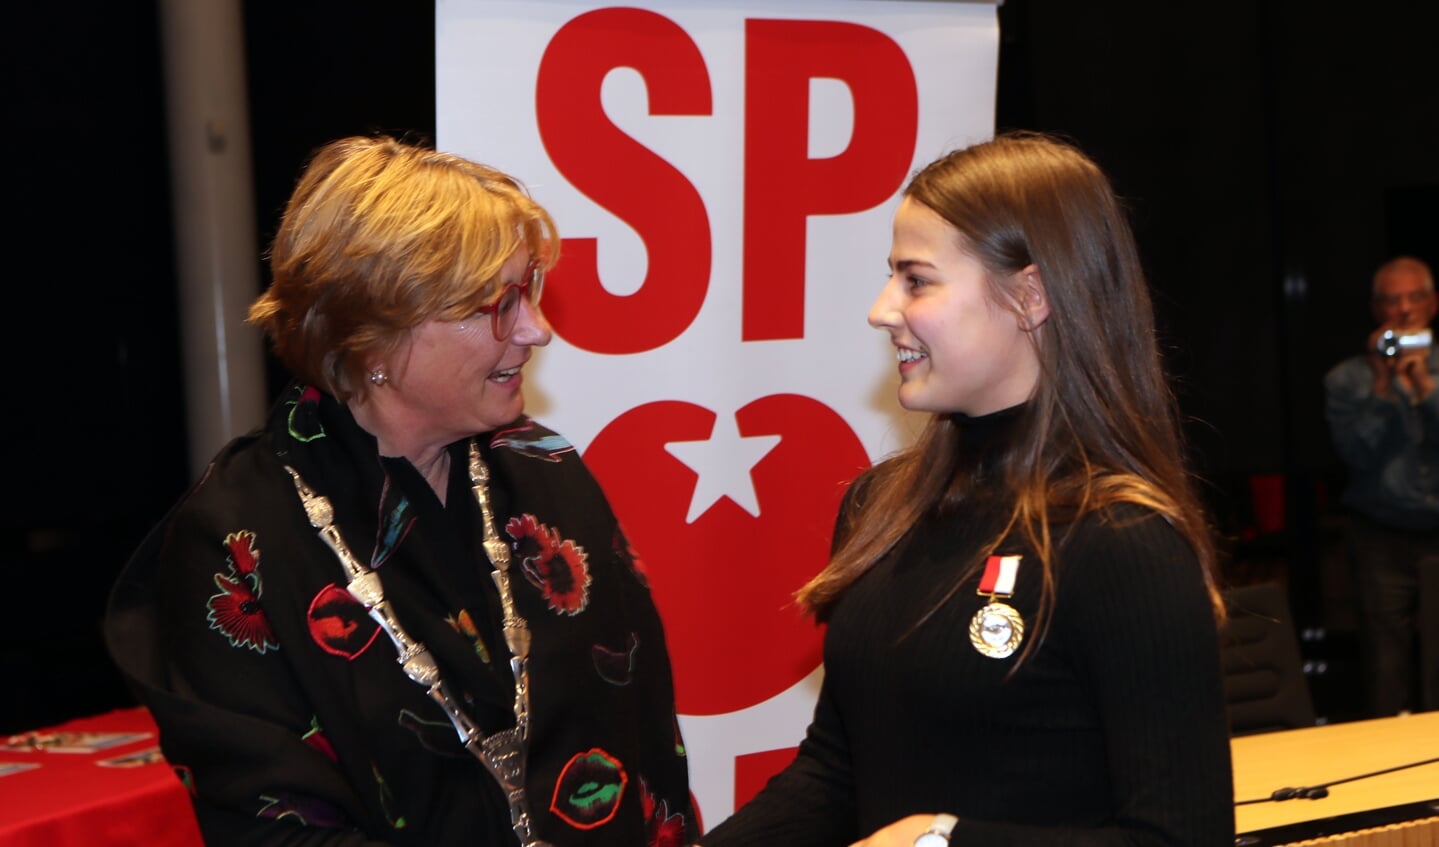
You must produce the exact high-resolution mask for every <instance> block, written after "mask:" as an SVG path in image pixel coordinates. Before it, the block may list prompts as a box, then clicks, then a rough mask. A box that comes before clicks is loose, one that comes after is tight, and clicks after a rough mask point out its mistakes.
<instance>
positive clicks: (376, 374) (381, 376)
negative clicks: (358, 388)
mask: <svg viewBox="0 0 1439 847" xmlns="http://www.w3.org/2000/svg"><path fill="white" fill-rule="evenodd" d="M389 381H390V377H389V375H388V374H386V373H385V369H384V368H375V369H374V370H372V371H370V382H371V383H372V384H374V385H384V384H385V383H387V382H389Z"/></svg>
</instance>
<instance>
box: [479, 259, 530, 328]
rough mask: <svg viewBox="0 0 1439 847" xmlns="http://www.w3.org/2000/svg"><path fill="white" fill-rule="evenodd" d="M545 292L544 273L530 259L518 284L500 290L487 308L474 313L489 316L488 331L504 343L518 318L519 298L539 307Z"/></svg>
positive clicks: (514, 283) (513, 283)
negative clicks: (498, 294) (541, 296)
mask: <svg viewBox="0 0 1439 847" xmlns="http://www.w3.org/2000/svg"><path fill="white" fill-rule="evenodd" d="M544 290H545V271H544V268H542V267H540V263H539V260H538V259H531V260H530V263H529V264H528V265H527V266H525V273H524V276H523V277H521V278H520V281H519V282H512V283H510V284H509V285H506V286H505V287H504V288H502V289H500V296H499V297H497V298H495V302H493V303H491V304H490V305H488V306H481V307H480V308H478V309H476V310H475V312H476V313H478V314H481V315H489V316H490V331H491V332H493V333H494V335H495V340H496V341H504V340H505V339H506V338H509V337H510V333H511V332H514V331H515V321H516V320H518V319H519V316H520V298H521V297H524V298H526V299H528V300H529V301H530V305H531V306H539V305H540V295H541V294H542V293H544Z"/></svg>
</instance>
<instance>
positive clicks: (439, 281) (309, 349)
mask: <svg viewBox="0 0 1439 847" xmlns="http://www.w3.org/2000/svg"><path fill="white" fill-rule="evenodd" d="M559 246H560V240H559V235H558V234H557V232H556V230H555V225H554V222H553V220H551V218H550V215H549V213H548V212H546V211H545V210H544V208H542V207H541V206H540V205H539V204H538V203H536V202H535V201H534V200H533V199H532V198H531V197H530V196H529V194H528V192H527V191H526V190H525V188H524V186H523V185H522V184H521V183H520V182H519V181H518V180H516V179H515V178H513V177H511V176H509V175H507V174H505V173H503V172H501V171H498V170H496V169H494V168H491V167H488V166H486V165H482V164H478V163H476V162H472V161H470V160H468V159H465V158H462V157H460V156H457V155H454V154H451V153H443V152H438V151H436V150H432V149H429V148H425V147H420V146H417V145H414V144H410V143H406V142H402V141H399V140H397V139H394V138H389V137H383V136H378V137H364V136H352V137H348V138H341V139H338V140H336V141H332V142H330V143H329V144H326V145H324V146H323V147H320V148H319V149H318V150H317V151H316V152H315V153H314V155H313V156H312V157H311V159H310V161H309V163H308V164H307V166H306V168H305V170H304V173H303V174H301V176H300V179H299V181H298V182H297V183H296V186H295V189H294V192H293V193H292V194H291V195H290V199H289V202H288V203H287V204H286V206H285V212H284V216H283V218H282V220H281V223H280V228H279V231H278V232H277V233H276V235H275V239H274V242H273V243H272V245H271V247H270V250H269V261H270V269H271V276H272V279H271V282H270V285H269V287H268V288H267V289H266V290H265V292H264V293H263V294H262V295H260V297H259V298H258V299H256V300H255V301H254V303H253V304H251V306H250V310H249V320H250V322H251V323H254V324H256V325H257V326H259V327H261V328H262V329H263V330H264V331H265V333H266V334H267V335H268V336H269V338H270V340H271V342H272V344H273V348H274V351H275V354H276V355H277V356H278V357H279V359H280V361H281V362H282V363H283V364H284V365H285V367H286V368H287V369H288V370H289V371H290V372H291V373H292V374H293V375H294V376H295V377H296V378H297V379H299V380H301V381H304V382H307V383H309V384H313V385H316V386H319V387H320V388H322V389H324V390H325V391H327V392H329V393H331V394H333V395H334V396H335V397H337V398H339V399H340V400H341V401H342V402H343V401H346V400H348V399H349V398H350V397H351V396H352V395H353V394H354V393H355V392H357V391H364V390H368V388H369V382H368V380H366V379H365V374H364V368H365V360H366V358H367V357H368V356H370V354H372V353H376V352H378V353H380V354H382V355H383V354H384V353H387V352H392V351H393V350H394V349H395V347H396V346H398V345H399V344H400V343H401V341H402V340H403V339H404V338H405V336H406V334H407V333H408V331H409V330H410V329H412V328H413V327H415V326H417V325H419V324H421V323H423V322H424V321H426V320H429V319H440V320H458V319H461V318H464V317H466V316H468V315H470V314H473V313H474V311H475V309H476V308H477V307H479V306H482V305H485V304H486V303H487V302H488V301H489V300H491V299H493V298H494V297H495V296H496V295H497V293H498V291H497V289H498V287H499V286H498V280H499V274H500V270H501V268H502V267H503V266H504V264H505V262H506V261H507V260H508V259H509V258H510V256H511V255H513V254H514V253H515V252H516V251H517V250H519V249H521V248H524V249H526V250H528V251H529V253H530V255H531V257H532V259H533V260H534V261H536V262H537V263H538V264H539V266H540V268H541V269H548V268H549V267H551V266H552V265H553V264H554V263H555V261H557V260H558V258H559Z"/></svg>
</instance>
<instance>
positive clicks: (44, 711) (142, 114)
mask: <svg viewBox="0 0 1439 847" xmlns="http://www.w3.org/2000/svg"><path fill="white" fill-rule="evenodd" d="M1436 6H1439V4H1434V3H1433V2H1430V0H1422V2H1421V0H1413V2H1404V0H1368V2H1365V3H1362V4H1343V3H1333V4H1314V3H1311V2H1308V0H1251V1H1250V2H1242V1H1241V0H1236V2H1229V3H1209V4H1190V3H1185V4H1169V3H1155V2H1152V0H1086V2H1075V0H1008V2H1005V3H1004V4H1003V6H1001V7H1000V9H999V12H998V14H999V18H1000V75H999V92H998V93H999V98H998V114H997V127H998V128H1000V129H1007V128H1029V129H1043V130H1050V131H1055V132H1059V133H1063V134H1065V135H1067V136H1068V137H1070V138H1072V139H1073V140H1075V141H1076V142H1078V143H1079V144H1080V145H1081V146H1082V147H1083V148H1084V149H1086V150H1087V151H1088V152H1089V153H1090V154H1091V155H1092V156H1094V158H1095V159H1096V160H1098V161H1099V162H1100V164H1101V165H1103V166H1104V167H1105V168H1106V170H1107V171H1109V173H1110V174H1111V176H1112V177H1113V179H1114V181H1115V184H1116V186H1117V188H1118V189H1119V191H1120V193H1121V194H1123V195H1124V196H1125V197H1126V198H1127V200H1128V202H1129V203H1130V206H1131V208H1132V211H1133V220H1134V224H1135V228H1136V231H1137V234H1138V237H1139V242H1140V248H1141V251H1142V253H1143V257H1144V261H1145V264H1146V269H1147V270H1148V272H1149V274H1150V277H1151V281H1152V283H1153V285H1154V288H1155V292H1156V304H1157V310H1158V317H1159V325H1160V329H1161V334H1162V340H1163V343H1164V346H1165V349H1166V351H1167V355H1168V357H1169V365H1170V368H1171V370H1172V371H1173V373H1174V376H1175V389H1176V391H1177V393H1178V395H1179V397H1180V401H1181V405H1182V408H1183V411H1184V413H1185V416H1186V426H1187V429H1188V432H1189V436H1190V439H1191V442H1192V446H1193V450H1194V461H1195V466H1196V470H1197V472H1198V473H1199V474H1200V476H1202V477H1203V479H1204V480H1205V481H1206V492H1207V494H1208V496H1209V498H1210V501H1211V504H1212V506H1213V509H1214V513H1215V517H1216V521H1217V522H1218V524H1219V527H1220V529H1221V531H1222V532H1223V534H1224V539H1225V548H1226V551H1227V554H1228V559H1227V565H1226V569H1227V576H1228V578H1229V579H1230V580H1231V581H1232V582H1247V581H1256V580H1263V579H1273V578H1277V579H1281V580H1283V581H1284V582H1285V584H1286V585H1288V586H1289V588H1290V591H1291V597H1292V601H1293V603H1294V606H1295V615H1296V619H1297V623H1298V625H1299V626H1300V627H1301V630H1302V633H1303V635H1304V637H1305V640H1304V644H1303V645H1302V646H1303V649H1304V651H1305V654H1306V659H1308V660H1309V663H1310V672H1311V674H1312V675H1311V677H1310V682H1311V688H1312V691H1313V692H1314V695H1315V699H1316V706H1317V709H1318V712H1319V713H1320V715H1321V716H1322V717H1323V718H1324V719H1326V720H1344V719H1348V718H1352V717H1355V716H1356V715H1355V713H1354V708H1355V706H1354V693H1355V687H1354V682H1353V659H1352V655H1353V654H1352V638H1353V633H1352V609H1351V608H1350V606H1349V598H1348V596H1347V593H1346V592H1347V585H1346V581H1345V578H1344V574H1343V564H1342V561H1341V559H1340V554H1339V553H1338V551H1337V546H1336V545H1337V527H1338V525H1339V524H1338V522H1339V521H1340V520H1341V519H1342V512H1341V510H1340V508H1339V507H1338V504H1337V497H1338V493H1339V489H1340V486H1341V485H1342V482H1343V479H1344V471H1343V469H1342V467H1341V466H1340V465H1339V464H1338V462H1337V458H1336V457H1335V455H1334V453H1333V451H1332V448H1331V447H1330V444H1329V440H1328V434H1327V431H1326V430H1325V428H1324V424H1323V418H1322V394H1321V387H1320V380H1321V378H1322V375H1323V373H1324V371H1325V370H1326V369H1327V368H1328V367H1330V366H1331V365H1333V364H1334V363H1335V362H1337V361H1338V360H1339V359H1341V358H1343V357H1344V356H1346V355H1350V354H1352V353H1354V352H1357V350H1358V348H1359V345H1360V343H1361V341H1362V340H1363V339H1364V338H1365V336H1366V335H1367V333H1368V331H1369V329H1370V328H1371V318H1370V316H1369V311H1368V286H1369V280H1370V277H1371V275H1372V272H1373V270H1374V268H1375V267H1376V266H1377V265H1378V264H1379V263H1380V262H1381V261H1383V260H1384V259H1386V258H1388V257H1390V256H1392V255H1394V254H1397V253H1401V252H1403V253H1411V254H1415V255H1418V256H1420V257H1422V258H1424V259H1426V260H1427V261H1429V262H1430V264H1431V265H1436V266H1439V211H1436V210H1439V155H1436V154H1439V143H1436V138H1439V103H1436V101H1439V72H1436V70H1435V66H1434V56H1435V47H1436V45H1435V34H1436V33H1439V12H1436ZM244 14H245V27H246V45H247V55H248V60H247V61H248V74H249V80H248V82H249V92H250V99H251V124H252V134H253V139H252V144H253V156H254V169H255V201H256V203H255V208H256V231H257V243H256V262H257V266H258V265H259V262H260V253H261V251H262V249H263V247H264V244H265V243H266V242H267V241H268V239H269V237H270V235H271V234H272V233H273V230H274V226H275V224H276V218H277V215H278V212H279V210H280V207H281V206H282V204H283V202H284V199H285V197H286V195H287V194H288V191H289V189H290V186H291V184H292V182H293V180H294V178H295V176H296V175H297V174H298V171H299V169H300V166H301V164H302V163H303V160H304V158H305V156H306V154H307V153H308V152H309V151H310V150H311V149H313V148H314V147H315V146H316V145H318V144H320V143H322V142H324V141H327V140H329V139H331V138H334V137H337V136H340V135H345V134H350V133H357V132H359V133H364V132H371V131H375V130H388V131H396V132H409V133H411V134H415V133H418V134H419V135H421V136H423V137H429V138H433V135H434V126H435V114H434V6H433V3H424V2H421V3H383V4H382V3H378V2H354V0H351V2H338V1H337V0H326V2H308V3H262V2H250V3H246V4H245V7H244ZM7 19H8V23H7V28H6V35H5V37H4V43H5V51H4V52H5V62H6V64H7V73H6V77H7V80H8V84H7V91H8V93H9V97H8V98H7V100H8V106H9V108H8V109H7V110H6V121H7V124H8V132H7V133H6V136H7V145H8V148H7V149H9V150H10V153H9V155H8V156H6V160H7V167H6V170H7V178H8V179H7V182H8V184H9V185H11V186H12V189H13V190H12V192H11V193H10V196H11V198H12V201H11V203H10V204H9V209H8V211H9V215H7V216H6V217H7V219H8V220H9V221H10V222H12V223H10V224H8V226H7V229H9V230H10V231H11V235H10V236H9V237H7V239H6V242H7V247H8V253H9V262H8V267H9V268H10V271H9V272H8V273H7V274H6V276H7V280H8V285H6V287H5V292H4V296H5V300H4V302H5V304H6V306H7V307H8V308H7V310H6V314H7V316H8V317H9V320H10V324H11V326H10V329H9V331H8V332H6V333H5V334H4V338H5V341H4V344H5V346H4V348H3V349H4V351H5V355H4V358H3V360H0V365H3V368H4V374H5V376H6V380H5V382H6V383H7V385H6V387H7V388H8V391H7V395H8V400H7V409H6V414H5V426H6V438H5V442H6V444H7V459H6V462H5V465H6V468H7V470H8V471H9V472H10V473H9V474H8V475H7V479H6V482H7V483H8V487H9V488H10V492H9V496H8V497H6V498H5V502H6V505H5V507H4V509H3V510H0V514H3V516H4V517H3V529H0V545H3V546H0V551H3V564H4V569H3V583H0V586H3V588H0V609H3V610H4V612H3V614H0V672H3V674H4V677H5V679H6V684H5V693H4V694H0V733H3V732H10V731H16V730H19V729H23V728H28V727H34V726H41V725H47V724H51V723H55V722H58V721H61V720H65V719H68V718H70V717H75V716H79V715H84V714H91V713H94V712H98V711H103V710H105V709H108V708H112V707H114V706H117V705H129V704H130V703H131V702H132V701H130V699H129V696H128V694H127V692H126V691H125V690H124V687H123V685H121V684H120V682H119V680H118V678H117V677H116V675H115V673H114V671H113V670H112V669H111V667H110V665H109V662H108V660H107V659H106V657H105V655H104V653H103V650H102V648H101V646H100V640H99V618H100V613H101V608H102V604H103V601H104V597H105V593H106V591H107V590H108V588H109V585H110V583H111V581H112V580H113V579H114V578H115V576H116V574H117V573H118V571H119V569H120V567H121V566H122V564H123V563H124V560H125V558H126V556H127V555H128V554H129V552H130V550H131V549H133V548H134V546H135V545H136V544H137V543H138V542H139V541H140V539H141V537H142V536H143V534H144V532H145V531H146V529H147V528H148V527H149V525H150V524H151V523H152V522H153V521H155V520H156V519H158V518H159V517H160V516H161V515H162V514H163V513H164V511H165V510H166V508H168V506H169V504H170V503H171V501H173V500H174V499H175V498H176V497H177V496H179V495H180V494H181V493H182V492H183V490H184V489H185V488H186V487H187V486H188V484H189V482H190V479H189V470H188V469H187V468H186V443H185V437H186V435H185V431H184V418H185V404H184V397H183V388H184V386H183V382H182V378H181V369H180V361H179V356H180V340H179V326H178V321H179V318H178V315H177V308H178V307H177V296H176V284H177V283H176V272H175V260H174V247H175V245H174V241H173V237H172V234H171V219H170V185H169V168H168V157H167V151H166V134H167V127H166V115H165V98H164V73H165V69H164V67H163V65H162V59H161V53H162V51H161V44H160V33H159V15H158V5H157V4H156V3H155V2H144V0H130V2H122V3H113V2H108V3H107V2H100V1H99V0H71V2H66V3H55V4H21V5H20V6H19V7H17V8H15V9H11V10H10V11H9V13H8V15H7ZM261 274H262V275H261V279H262V280H263V279H264V276H263V269H262V271H261ZM1255 478H1258V479H1259V480H1261V481H1262V480H1270V481H1272V482H1276V483H1277V484H1278V485H1279V487H1280V488H1281V490H1282V491H1283V493H1284V495H1285V496H1284V499H1283V506H1282V508H1283V511H1282V513H1281V514H1280V518H1281V520H1280V521H1279V522H1278V523H1274V522H1272V521H1265V520H1261V519H1260V516H1261V514H1262V512H1261V511H1260V510H1257V509H1256V508H1255V507H1256V503H1255V502H1254V500H1253V498H1252V496H1251V490H1252V488H1251V480H1253V479H1255ZM1264 502H1265V503H1267V502H1269V501H1268V500H1265V501H1264ZM1258 505H1260V506H1262V505H1264V503H1260V504H1258Z"/></svg>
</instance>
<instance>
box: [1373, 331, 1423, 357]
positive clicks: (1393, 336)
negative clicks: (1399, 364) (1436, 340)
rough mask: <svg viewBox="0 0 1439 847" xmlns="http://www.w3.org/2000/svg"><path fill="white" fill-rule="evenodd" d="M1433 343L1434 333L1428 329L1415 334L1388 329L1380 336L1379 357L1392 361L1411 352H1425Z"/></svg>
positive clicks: (1414, 332)
mask: <svg viewBox="0 0 1439 847" xmlns="http://www.w3.org/2000/svg"><path fill="white" fill-rule="evenodd" d="M1432 343H1433V333H1431V332H1430V331H1429V328H1428V327H1425V328H1424V329H1420V330H1415V331H1413V332H1405V333H1399V332H1395V331H1394V330H1392V329H1386V330H1385V331H1384V334H1383V335H1381V336H1379V355H1381V356H1386V357H1388V358H1390V359H1392V358H1394V357H1396V356H1399V355H1401V354H1403V353H1407V352H1409V351H1410V350H1424V349H1426V348H1428V347H1429V346H1430V344H1432Z"/></svg>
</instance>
